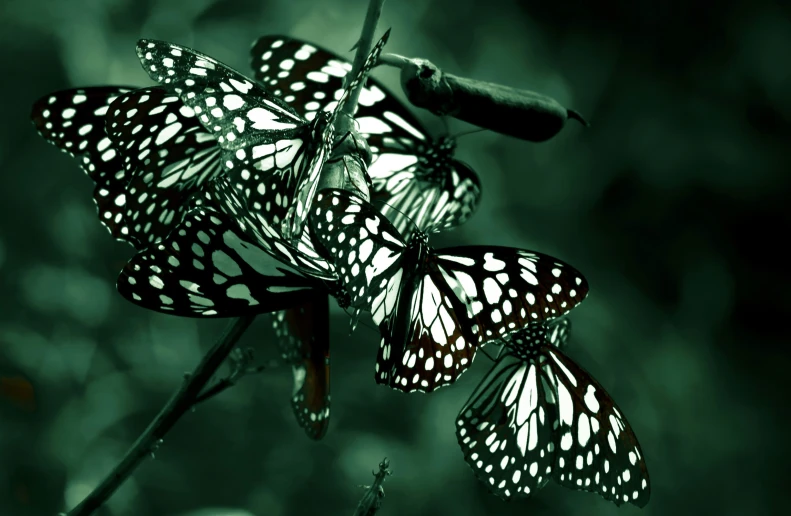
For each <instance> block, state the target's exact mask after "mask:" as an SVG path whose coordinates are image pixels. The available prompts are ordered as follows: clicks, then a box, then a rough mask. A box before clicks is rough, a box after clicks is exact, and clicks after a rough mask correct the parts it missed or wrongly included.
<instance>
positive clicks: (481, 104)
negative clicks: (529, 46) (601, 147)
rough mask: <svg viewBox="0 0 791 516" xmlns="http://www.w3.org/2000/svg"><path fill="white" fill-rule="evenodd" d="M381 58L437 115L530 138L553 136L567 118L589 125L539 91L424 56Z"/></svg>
mask: <svg viewBox="0 0 791 516" xmlns="http://www.w3.org/2000/svg"><path fill="white" fill-rule="evenodd" d="M382 62H384V63H386V64H391V65H396V66H398V67H400V68H401V87H402V88H403V90H404V93H405V94H406V96H407V98H408V99H409V101H410V102H411V103H412V104H414V105H415V106H417V107H420V108H424V109H428V110H429V111H431V112H432V113H434V114H435V115H438V116H452V117H454V118H457V119H459V120H463V121H465V122H468V123H471V124H474V125H477V126H479V127H484V128H486V129H490V130H492V131H495V132H498V133H501V134H505V135H508V136H513V137H515V138H520V139H522V140H528V141H531V142H543V141H546V140H549V139H550V138H552V137H553V136H555V135H556V134H557V133H558V132H560V130H561V129H562V128H563V125H564V124H565V123H566V120H568V119H573V120H577V121H578V122H580V123H581V124H583V125H585V126H588V123H587V122H586V121H585V120H584V119H583V118H582V116H581V115H580V114H579V113H577V112H576V111H574V110H571V109H566V108H565V107H563V106H562V105H561V104H560V103H559V102H558V101H556V100H555V99H553V98H551V97H547V96H546V95H541V94H540V93H536V92H533V91H528V90H520V89H516V88H510V87H508V86H502V85H500V84H495V83H491V82H484V81H477V80H474V79H468V78H466V77H459V76H457V75H452V74H449V73H445V72H443V71H442V70H440V69H439V68H438V67H437V66H436V65H434V63H432V62H430V61H427V60H425V59H412V58H405V57H402V56H396V55H394V54H388V55H387V56H386V57H385V58H384V59H382Z"/></svg>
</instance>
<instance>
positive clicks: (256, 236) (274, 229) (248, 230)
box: [207, 174, 336, 280]
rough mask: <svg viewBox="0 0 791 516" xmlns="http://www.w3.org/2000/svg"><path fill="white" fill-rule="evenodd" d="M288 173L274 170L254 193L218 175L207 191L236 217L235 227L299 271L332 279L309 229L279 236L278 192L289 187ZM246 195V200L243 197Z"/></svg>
mask: <svg viewBox="0 0 791 516" xmlns="http://www.w3.org/2000/svg"><path fill="white" fill-rule="evenodd" d="M289 182H290V176H288V175H287V174H283V175H279V174H274V175H272V176H270V177H268V178H261V182H260V183H259V184H258V186H256V187H255V193H254V194H251V193H247V192H244V191H238V190H235V189H234V188H233V186H232V185H231V184H230V182H229V181H227V180H225V179H223V178H221V179H218V180H216V181H213V182H212V183H211V185H209V186H208V187H207V190H208V195H210V196H211V197H212V198H213V199H215V203H216V206H217V207H218V210H219V211H221V212H222V213H224V214H225V215H226V216H227V217H228V218H229V219H232V220H233V221H235V223H236V225H237V227H238V229H239V230H240V231H241V232H243V233H244V234H245V235H246V236H247V238H248V239H250V240H251V241H253V242H256V244H257V245H258V246H259V247H261V248H262V249H264V250H266V252H267V253H269V254H271V255H272V256H274V257H275V258H277V259H278V260H280V261H281V262H283V263H284V264H286V265H288V266H289V267H292V268H294V269H295V270H298V271H299V272H300V274H303V275H305V276H309V277H312V278H316V279H326V280H334V279H336V274H335V272H334V271H333V270H332V267H331V266H330V264H329V263H328V262H327V261H326V260H325V259H323V258H322V257H320V256H319V255H318V254H317V253H316V251H315V250H314V249H313V242H312V240H311V236H310V233H309V232H303V233H302V235H300V239H299V240H297V241H289V240H286V239H285V238H283V237H282V236H281V233H280V231H279V225H278V224H277V222H279V221H280V220H281V219H280V217H281V215H282V216H283V219H282V220H285V214H284V211H285V209H284V207H283V203H282V201H281V198H282V197H281V192H285V191H287V190H288V188H289ZM246 194H247V195H248V198H247V199H248V200H247V202H245V201H243V200H242V199H244V196H245V195H246Z"/></svg>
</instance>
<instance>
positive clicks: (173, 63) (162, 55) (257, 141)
mask: <svg viewBox="0 0 791 516" xmlns="http://www.w3.org/2000/svg"><path fill="white" fill-rule="evenodd" d="M388 36H389V31H388V32H387V33H385V35H384V36H383V37H382V39H381V40H380V41H379V42H378V43H377V44H376V45H375V46H374V48H373V49H372V51H371V52H370V54H369V55H368V58H367V60H366V62H365V65H364V66H363V68H362V69H361V70H360V73H359V74H358V76H357V77H356V78H355V79H354V80H353V81H352V82H351V84H349V86H348V88H347V89H346V90H345V92H344V95H343V97H342V98H341V99H340V100H339V101H338V105H337V107H336V110H335V111H334V112H333V113H332V114H331V115H325V116H321V117H316V118H315V119H314V121H313V122H312V123H309V122H308V121H307V120H306V119H304V118H302V117H301V116H299V115H297V114H296V113H294V112H293V110H292V109H291V108H288V107H285V104H284V103H282V102H281V101H280V100H279V99H277V97H275V96H273V95H271V94H270V93H268V92H267V91H266V90H264V89H263V88H261V87H260V86H258V85H257V84H255V82H253V81H250V80H249V79H247V78H246V77H244V76H243V75H242V74H240V73H239V72H237V71H235V70H233V69H232V68H230V67H227V66H225V65H223V64H222V63H220V62H218V61H216V60H215V59H213V58H210V57H208V56H206V55H204V54H201V53H200V52H197V51H195V50H192V49H189V48H186V47H181V46H179V45H173V44H170V43H166V42H163V41H153V40H141V41H140V42H139V43H138V47H137V50H138V57H139V58H140V61H141V63H142V64H143V66H144V68H145V69H146V71H147V72H148V73H149V75H150V76H151V78H152V79H154V80H156V81H158V82H160V83H161V84H163V85H170V86H172V87H173V88H174V89H175V90H176V92H177V93H178V94H179V96H180V98H181V99H182V101H183V102H184V103H185V104H186V105H187V106H189V107H190V108H192V109H193V110H194V111H195V113H196V114H197V116H198V119H199V120H200V122H201V123H202V124H203V125H204V127H206V129H208V130H210V131H212V132H213V133H214V134H215V136H216V137H217V140H218V143H219V145H220V146H221V147H222V148H223V149H224V150H225V154H224V157H223V158H224V161H225V167H226V168H227V169H229V171H231V174H230V177H232V178H234V179H235V180H236V181H237V182H238V183H239V184H240V185H242V184H244V183H246V182H247V177H245V174H244V173H239V174H238V175H237V174H236V173H235V172H234V169H238V168H240V165H242V164H244V163H245V162H247V163H249V164H251V165H252V166H253V168H256V169H259V170H262V171H265V172H266V171H270V170H272V169H274V168H277V169H278V170H285V169H290V170H289V172H290V173H291V174H293V175H294V177H295V182H296V184H295V191H294V193H293V195H289V196H287V197H286V198H285V201H286V204H287V205H288V217H287V220H285V221H283V223H282V227H281V231H282V233H283V236H284V237H285V238H287V239H296V238H297V237H299V236H300V234H301V232H302V229H303V226H304V224H305V222H306V219H307V214H308V212H309V208H310V205H311V203H312V200H313V197H314V195H315V190H316V187H317V185H318V178H319V174H320V172H321V168H322V166H323V164H324V161H325V160H326V159H327V157H328V153H329V151H330V148H331V145H332V139H333V122H334V117H335V115H336V114H337V112H338V111H340V109H341V108H342V105H343V103H344V102H345V99H346V98H347V97H348V92H349V91H350V90H351V89H353V88H355V87H356V85H357V84H358V83H359V82H360V81H362V80H363V79H364V77H365V76H366V75H367V73H368V72H369V71H370V69H371V68H373V66H374V65H375V64H376V62H377V60H378V57H379V54H380V53H381V51H382V48H383V47H384V44H385V43H386V41H387V38H388ZM283 142H287V143H286V145H288V146H289V148H290V149H292V151H290V152H289V153H287V155H288V156H289V157H290V159H289V160H286V161H284V162H282V163H278V160H277V159H276V157H277V151H278V145H280V144H282V143H283Z"/></svg>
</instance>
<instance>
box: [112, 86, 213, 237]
mask: <svg viewBox="0 0 791 516" xmlns="http://www.w3.org/2000/svg"><path fill="white" fill-rule="evenodd" d="M106 123H107V134H108V135H109V136H110V138H111V140H112V141H113V144H114V145H115V146H116V147H117V148H118V149H119V152H120V153H121V154H122V155H123V157H124V167H125V170H126V175H127V177H128V178H129V184H128V185H127V186H126V188H125V191H124V193H125V201H126V202H125V211H124V218H125V220H126V221H127V224H128V227H129V231H130V233H131V234H132V235H133V236H134V237H135V238H136V239H137V241H139V242H142V243H144V244H145V245H146V246H148V245H151V244H153V243H154V242H156V241H158V240H159V239H160V238H162V237H163V236H165V235H167V233H168V232H169V231H170V230H171V229H172V227H173V226H174V225H175V224H177V223H178V222H179V221H180V220H181V218H182V216H183V215H184V212H185V210H186V208H187V206H189V205H190V199H191V198H193V196H195V194H196V192H198V190H199V189H200V187H201V186H202V185H204V184H205V183H206V182H207V181H208V180H210V179H212V178H214V177H217V176H218V175H219V174H220V172H222V166H221V163H220V148H219V147H218V146H217V141H216V139H215V138H214V136H213V135H212V134H211V133H209V132H207V131H206V130H205V129H204V128H203V126H202V125H201V124H200V123H199V122H198V121H197V120H195V113H194V111H192V109H190V108H189V107H187V106H185V105H184V104H182V102H181V100H180V99H179V97H178V95H176V94H175V93H169V92H168V91H166V90H165V89H164V88H161V87H155V88H141V89H138V90H135V91H131V92H128V93H125V94H123V95H120V96H119V97H118V98H117V99H116V100H115V101H113V103H112V104H111V105H110V109H109V111H108V113H107V122H106Z"/></svg>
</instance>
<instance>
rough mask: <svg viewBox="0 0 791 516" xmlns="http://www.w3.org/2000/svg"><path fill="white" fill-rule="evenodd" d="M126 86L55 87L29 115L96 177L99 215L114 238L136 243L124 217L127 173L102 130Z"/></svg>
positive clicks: (45, 135)
mask: <svg viewBox="0 0 791 516" xmlns="http://www.w3.org/2000/svg"><path fill="white" fill-rule="evenodd" d="M134 89H135V88H134V87H127V86H97V87H88V88H76V89H70V90H64V91H58V92H55V93H52V94H50V95H46V96H44V97H42V98H41V99H39V100H38V101H36V102H35V104H33V110H32V113H31V119H32V121H33V124H34V125H35V127H36V129H37V130H38V133H39V134H40V135H41V136H42V137H43V138H44V139H45V140H47V141H48V142H49V143H51V144H53V145H55V146H56V147H57V148H59V149H60V150H62V151H64V152H66V153H67V154H69V155H70V156H72V157H74V158H76V159H78V160H79V162H80V166H81V167H82V169H83V170H84V171H85V172H86V173H87V174H88V177H90V178H91V179H92V180H93V182H94V183H95V187H94V191H93V199H94V202H95V203H96V207H97V210H98V215H99V221H100V222H101V223H102V224H103V225H104V226H105V227H106V228H107V229H108V230H109V231H110V234H111V235H112V236H113V237H115V238H116V239H118V240H122V241H125V242H129V243H130V244H132V245H134V246H140V245H141V244H140V242H139V241H138V239H137V237H136V235H134V234H132V233H130V231H129V227H128V225H127V223H126V220H125V217H124V211H125V204H126V196H125V194H124V189H125V188H126V184H127V182H128V179H129V178H128V176H127V174H126V169H125V167H124V163H123V157H122V156H121V154H120V153H119V152H118V148H117V147H116V145H115V144H114V143H113V142H112V140H111V139H110V138H109V137H108V135H107V133H106V132H105V116H106V114H107V110H108V109H109V106H110V104H111V103H112V102H113V100H115V99H116V98H117V97H119V96H121V95H124V94H125V93H128V92H130V91H133V90H134Z"/></svg>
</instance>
